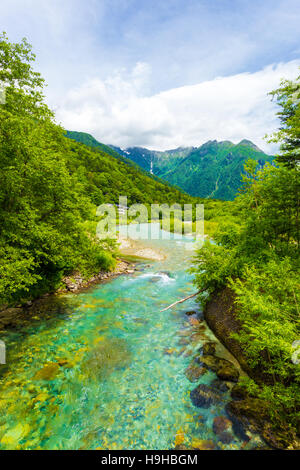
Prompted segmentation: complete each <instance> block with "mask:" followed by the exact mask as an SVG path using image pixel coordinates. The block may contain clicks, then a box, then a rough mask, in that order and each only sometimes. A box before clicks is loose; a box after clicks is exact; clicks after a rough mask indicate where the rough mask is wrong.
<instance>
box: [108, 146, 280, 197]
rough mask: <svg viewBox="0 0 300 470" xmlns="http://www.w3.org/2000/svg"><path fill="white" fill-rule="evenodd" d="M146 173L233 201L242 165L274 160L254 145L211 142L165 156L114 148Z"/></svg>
mask: <svg viewBox="0 0 300 470" xmlns="http://www.w3.org/2000/svg"><path fill="white" fill-rule="evenodd" d="M114 149H115V150H117V151H118V152H119V153H120V154H121V155H123V156H126V157H128V158H130V159H131V160H133V161H134V162H136V163H137V164H138V165H140V166H141V167H142V168H144V169H146V170H148V171H149V170H150V169H151V168H152V171H153V173H154V174H155V175H157V176H159V177H160V178H162V179H164V180H165V181H168V182H169V183H171V184H174V185H176V186H178V187H179V188H182V189H183V190H184V191H186V192H187V193H188V194H190V195H192V196H195V197H201V198H215V199H223V200H232V199H234V197H235V196H236V194H237V191H238V188H239V186H240V185H241V174H242V173H243V165H244V163H245V162H246V161H247V160H248V159H249V158H251V159H253V160H256V161H257V162H258V163H259V166H260V167H262V166H263V165H264V164H265V163H266V162H271V161H272V160H273V157H271V156H269V155H266V154H265V153H264V152H262V151H261V150H260V149H259V148H258V147H256V146H255V145H254V144H253V143H252V142H250V141H248V140H242V141H241V142H240V143H239V144H237V145H234V144H233V143H232V142H229V141H224V142H217V141H209V142H207V143H206V144H203V145H202V146H201V147H198V148H194V147H186V148H178V149H175V150H168V151H165V152H158V151H154V150H148V149H144V148H140V147H132V148H127V149H125V150H122V149H120V148H118V147H114Z"/></svg>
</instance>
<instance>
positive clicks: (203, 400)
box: [190, 384, 221, 408]
mask: <svg viewBox="0 0 300 470" xmlns="http://www.w3.org/2000/svg"><path fill="white" fill-rule="evenodd" d="M190 397H191V400H192V403H193V405H194V406H197V407H198V408H209V407H210V406H211V405H215V404H217V403H218V402H219V401H220V400H221V395H220V393H219V392H218V391H217V390H215V389H214V388H212V387H209V386H208V385H204V384H200V385H198V387H196V388H194V390H192V391H191V393H190Z"/></svg>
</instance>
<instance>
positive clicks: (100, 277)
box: [58, 259, 135, 293]
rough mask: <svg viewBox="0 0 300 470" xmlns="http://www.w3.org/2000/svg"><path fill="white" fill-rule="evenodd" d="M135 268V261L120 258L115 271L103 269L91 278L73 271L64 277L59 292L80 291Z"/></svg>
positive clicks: (131, 271) (130, 272)
mask: <svg viewBox="0 0 300 470" xmlns="http://www.w3.org/2000/svg"><path fill="white" fill-rule="evenodd" d="M134 270H135V264H134V263H131V262H129V261H125V260H120V259H119V260H118V261H117V265H116V267H115V269H114V270H113V271H101V272H99V273H98V274H95V275H94V276H92V277H90V278H89V279H84V278H83V277H82V275H81V274H80V273H73V274H72V275H71V276H66V277H64V278H63V279H62V284H63V287H61V288H60V289H59V291H58V292H61V293H66V292H79V291H81V290H82V289H86V288H88V287H90V286H92V285H94V284H98V283H100V282H103V281H108V280H110V279H112V278H115V277H118V276H120V275H121V274H133V273H134Z"/></svg>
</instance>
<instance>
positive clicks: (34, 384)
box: [0, 239, 258, 450]
mask: <svg viewBox="0 0 300 470" xmlns="http://www.w3.org/2000/svg"><path fill="white" fill-rule="evenodd" d="M148 245H149V246H152V247H154V248H155V249H158V248H159V250H160V251H161V252H163V253H164V255H165V259H164V260H162V261H155V262H154V261H151V262H149V261H140V262H139V263H138V266H137V268H138V270H137V271H136V272H135V273H134V274H131V275H124V276H120V277H118V278H116V279H113V280H111V281H109V282H107V283H102V284H99V285H97V286H94V287H93V288H90V289H89V290H87V291H84V292H82V293H80V294H77V295H75V294H72V295H64V296H59V297H58V296H53V297H51V298H49V299H47V300H46V301H45V302H44V303H42V304H41V306H40V307H39V310H38V312H37V313H35V315H33V317H31V319H30V321H28V322H27V323H25V324H22V325H19V326H17V327H15V328H13V329H8V330H6V331H5V332H2V333H1V336H0V337H1V339H3V340H4V341H5V343H6V347H7V365H6V366H0V367H1V369H0V448H2V449H12V448H14V449H111V450H113V449H153V450H154V449H174V447H175V445H181V446H187V447H189V448H191V447H197V448H199V447H200V448H201V446H204V447H208V448H210V447H214V448H220V449H239V448H240V447H241V446H242V445H243V446H244V445H245V442H244V441H243V439H242V438H241V437H238V436H237V435H235V434H234V433H232V434H231V439H230V442H225V443H224V442H221V441H220V439H219V437H218V436H217V435H216V434H215V433H214V431H213V420H214V418H215V417H217V416H224V415H225V410H224V407H225V405H226V403H227V402H228V400H229V399H230V396H229V392H228V391H227V392H223V393H222V397H221V399H220V401H219V402H218V403H217V404H215V405H214V406H212V407H210V408H207V409H203V408H197V407H196V406H194V405H193V404H192V402H191V399H190V391H191V390H192V389H193V388H195V387H196V386H197V385H198V384H199V383H203V384H210V383H211V382H212V381H213V380H215V379H216V376H215V374H214V373H213V372H207V373H206V374H205V375H203V376H202V377H200V379H199V380H198V381H197V382H196V383H192V382H190V381H189V380H188V378H187V377H186V375H185V370H186V369H187V367H188V366H189V365H190V364H191V361H193V356H194V355H195V354H196V353H197V352H198V351H199V349H200V348H201V346H202V344H203V341H206V340H207V339H215V338H214V335H213V334H212V333H211V332H210V331H209V330H208V329H206V330H205V331H203V328H199V319H200V320H201V311H200V308H199V305H198V304H197V303H196V301H195V300H194V299H190V300H189V301H187V302H186V303H183V304H179V305H177V306H176V307H175V308H173V309H171V310H168V311H165V312H161V309H162V308H164V307H165V306H167V305H169V304H171V303H172V302H174V301H175V300H177V299H179V298H181V297H185V296H187V295H189V294H190V293H193V292H194V291H195V287H194V286H193V283H192V280H193V279H192V275H191V274H188V273H187V272H186V268H187V267H188V266H189V265H190V259H191V256H192V255H193V252H192V251H191V250H187V249H185V247H184V244H182V243H181V242H179V241H176V240H173V239H172V240H156V241H153V242H149V243H148ZM188 310H195V311H197V315H192V316H187V315H186V313H185V312H186V311H188ZM253 439H254V440H253ZM253 439H252V441H251V445H253V442H256V441H255V439H256V440H257V442H258V438H257V437H256V438H255V437H254V438H253ZM248 446H249V444H248ZM246 447H247V446H246Z"/></svg>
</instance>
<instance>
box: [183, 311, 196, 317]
mask: <svg viewBox="0 0 300 470" xmlns="http://www.w3.org/2000/svg"><path fill="white" fill-rule="evenodd" d="M185 314H186V315H188V316H190V315H197V312H196V310H189V311H188V312H185Z"/></svg>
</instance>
